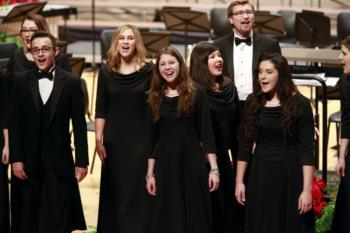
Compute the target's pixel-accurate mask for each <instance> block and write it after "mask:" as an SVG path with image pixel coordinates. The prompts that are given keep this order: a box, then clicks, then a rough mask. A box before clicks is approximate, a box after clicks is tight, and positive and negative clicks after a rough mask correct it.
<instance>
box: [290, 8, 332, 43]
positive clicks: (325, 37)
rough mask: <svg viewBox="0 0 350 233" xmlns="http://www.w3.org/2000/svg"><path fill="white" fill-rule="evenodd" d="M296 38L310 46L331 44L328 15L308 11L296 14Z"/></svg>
mask: <svg viewBox="0 0 350 233" xmlns="http://www.w3.org/2000/svg"><path fill="white" fill-rule="evenodd" d="M295 26H296V28H295V29H296V36H295V37H296V39H297V41H299V42H306V43H307V44H309V45H310V47H315V46H318V47H325V46H328V45H330V44H331V24H330V19H329V17H327V16H325V15H322V14H319V13H310V12H301V13H297V15H296V25H295Z"/></svg>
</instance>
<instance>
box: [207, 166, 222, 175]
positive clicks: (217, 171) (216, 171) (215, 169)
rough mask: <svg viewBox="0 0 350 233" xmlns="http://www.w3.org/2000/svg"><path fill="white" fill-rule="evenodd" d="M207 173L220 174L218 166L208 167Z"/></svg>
mask: <svg viewBox="0 0 350 233" xmlns="http://www.w3.org/2000/svg"><path fill="white" fill-rule="evenodd" d="M209 174H215V175H218V176H219V175H220V172H219V168H218V167H213V168H211V169H210V171H209Z"/></svg>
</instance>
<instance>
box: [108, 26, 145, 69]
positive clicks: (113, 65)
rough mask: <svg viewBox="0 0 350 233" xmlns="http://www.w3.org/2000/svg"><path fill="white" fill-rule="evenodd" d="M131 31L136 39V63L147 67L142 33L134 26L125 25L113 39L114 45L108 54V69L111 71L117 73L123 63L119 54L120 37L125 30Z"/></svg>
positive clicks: (117, 31)
mask: <svg viewBox="0 0 350 233" xmlns="http://www.w3.org/2000/svg"><path fill="white" fill-rule="evenodd" d="M128 29H131V30H132V31H133V33H134V36H135V37H134V38H135V44H136V48H135V54H134V56H135V58H136V63H137V65H138V66H139V67H143V66H144V65H145V63H146V62H145V59H146V48H145V46H144V44H143V41H142V37H141V33H140V31H139V30H138V29H137V27H135V26H134V25H128V24H127V25H123V26H120V27H119V28H118V29H117V30H116V31H115V33H114V35H113V39H112V44H111V47H110V49H109V50H108V52H107V57H108V69H109V70H110V71H114V72H116V71H117V70H118V69H119V67H120V63H121V56H120V54H119V53H118V43H119V37H120V34H121V33H123V32H124V31H125V30H128Z"/></svg>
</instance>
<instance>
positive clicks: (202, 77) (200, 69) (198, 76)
mask: <svg viewBox="0 0 350 233" xmlns="http://www.w3.org/2000/svg"><path fill="white" fill-rule="evenodd" d="M215 51H220V50H219V48H218V47H217V46H216V45H213V44H211V43H198V44H197V45H196V46H195V47H194V48H193V50H192V52H191V59H190V77H191V78H192V79H193V80H194V81H195V82H196V83H198V84H199V85H201V86H202V87H204V88H205V89H206V90H212V88H213V86H214V84H215V82H216V83H218V84H219V86H220V87H222V82H223V80H224V78H223V76H222V75H220V76H219V77H217V78H216V79H215V80H213V79H212V77H211V73H210V70H209V67H208V59H209V55H210V54H211V53H213V52H215Z"/></svg>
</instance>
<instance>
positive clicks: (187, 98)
mask: <svg viewBox="0 0 350 233" xmlns="http://www.w3.org/2000/svg"><path fill="white" fill-rule="evenodd" d="M163 54H169V55H171V56H173V57H175V59H176V60H177V61H178V62H179V76H178V77H177V78H176V80H175V82H176V86H177V90H178V92H179V94H180V95H179V99H178V103H177V116H178V117H181V116H183V115H185V114H186V113H188V112H189V110H190V108H191V107H192V106H193V104H194V101H195V95H196V90H195V87H194V85H193V82H192V80H191V79H190V78H189V75H188V70H187V67H186V64H185V62H184V60H183V58H182V56H181V55H180V53H179V51H177V50H176V49H175V48H173V47H166V48H163V49H161V50H160V51H159V54H158V56H157V60H156V65H155V69H154V70H153V78H152V82H151V88H150V90H149V91H148V103H149V104H150V106H151V110H152V113H153V119H154V121H157V120H159V118H160V106H161V104H162V101H163V96H164V94H165V91H166V88H167V86H168V83H167V81H166V80H165V79H164V78H163V77H162V76H161V74H160V71H159V61H160V59H161V56H162V55H163Z"/></svg>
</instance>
